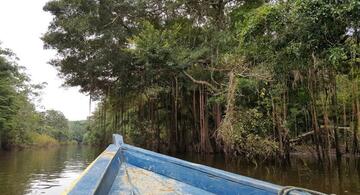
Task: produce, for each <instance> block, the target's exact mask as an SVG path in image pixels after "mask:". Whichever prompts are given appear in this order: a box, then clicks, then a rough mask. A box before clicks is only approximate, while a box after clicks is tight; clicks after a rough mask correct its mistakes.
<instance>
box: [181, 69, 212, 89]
mask: <svg viewBox="0 0 360 195" xmlns="http://www.w3.org/2000/svg"><path fill="white" fill-rule="evenodd" d="M182 72H183V73H184V75H185V76H187V77H188V78H189V79H190V80H191V81H192V82H194V83H196V84H200V85H206V86H208V87H210V89H211V90H213V91H216V90H217V89H216V87H214V86H213V85H212V84H210V83H209V82H207V81H199V80H196V79H194V77H192V76H191V75H190V74H189V73H187V72H186V71H182Z"/></svg>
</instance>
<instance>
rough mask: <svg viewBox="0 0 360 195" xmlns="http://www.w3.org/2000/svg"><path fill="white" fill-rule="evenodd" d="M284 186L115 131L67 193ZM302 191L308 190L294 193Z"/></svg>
mask: <svg viewBox="0 0 360 195" xmlns="http://www.w3.org/2000/svg"><path fill="white" fill-rule="evenodd" d="M282 189H283V187H282V186H279V185H275V184H271V183H268V182H264V181H260V180H256V179H252V178H249V177H244V176H241V175H237V174H233V173H229V172H226V171H222V170H219V169H215V168H211V167H208V166H204V165H199V164H194V163H190V162H187V161H183V160H180V159H176V158H173V157H169V156H166V155H162V154H158V153H155V152H151V151H148V150H144V149H141V148H138V147H134V146H131V145H127V144H125V143H123V141H122V137H121V136H120V135H114V143H113V144H111V145H110V146H109V147H108V148H107V149H106V150H105V151H104V152H103V153H102V154H101V155H100V156H99V157H98V158H97V159H96V160H95V161H94V162H93V163H92V164H91V165H89V167H88V168H87V169H86V170H85V171H84V173H83V174H82V175H81V176H80V177H79V178H78V179H77V180H76V181H75V182H74V184H73V185H72V186H71V187H69V189H68V190H67V191H66V192H65V194H70V195H72V194H74V195H79V194H264V195H275V194H278V193H279V192H281V190H282ZM299 193H300V194H307V193H302V192H298V193H295V194H299ZM291 194H294V192H292V193H291Z"/></svg>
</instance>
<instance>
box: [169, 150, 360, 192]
mask: <svg viewBox="0 0 360 195" xmlns="http://www.w3.org/2000/svg"><path fill="white" fill-rule="evenodd" d="M175 156H176V157H177V158H181V159H184V160H187V161H191V162H195V163H199V164H204V165H208V166H211V167H215V168H218V169H222V170H226V171H230V172H233V173H237V174H240V175H244V176H249V177H252V178H256V179H260V180H265V181H269V182H272V183H275V184H279V185H284V186H299V187H304V188H309V189H313V190H318V191H321V192H325V193H334V194H340V195H342V194H344V195H355V194H360V158H352V157H343V159H342V160H341V161H340V162H337V161H336V158H335V157H334V158H333V160H332V166H331V167H327V168H324V167H322V166H320V165H319V163H318V162H317V161H316V160H314V158H313V157H312V156H292V158H291V165H290V166H287V167H281V166H279V165H276V163H261V164H256V163H254V162H253V163H249V162H247V161H242V160H227V159H225V158H224V157H223V156H221V155H199V154H178V155H175ZM339 165H340V166H339Z"/></svg>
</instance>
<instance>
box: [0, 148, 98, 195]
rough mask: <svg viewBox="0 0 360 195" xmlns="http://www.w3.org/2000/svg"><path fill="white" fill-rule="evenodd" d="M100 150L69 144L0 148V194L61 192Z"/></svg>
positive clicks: (16, 194)
mask: <svg viewBox="0 0 360 195" xmlns="http://www.w3.org/2000/svg"><path fill="white" fill-rule="evenodd" d="M101 150H102V149H99V148H95V147H89V146H77V145H70V146H61V147H53V148H46V149H45V148H41V149H25V150H21V151H0V194H2V195H18V194H19V195H20V194H49V195H50V194H51V195H53V194H54V195H56V194H61V192H63V191H64V190H65V189H66V188H67V187H68V186H69V185H70V184H71V182H72V181H73V180H74V179H76V178H77V177H78V176H79V174H81V172H82V171H83V170H84V169H85V168H86V167H87V165H89V164H90V163H91V162H92V161H93V160H94V159H95V158H96V157H97V156H98V155H99V154H100V152H101Z"/></svg>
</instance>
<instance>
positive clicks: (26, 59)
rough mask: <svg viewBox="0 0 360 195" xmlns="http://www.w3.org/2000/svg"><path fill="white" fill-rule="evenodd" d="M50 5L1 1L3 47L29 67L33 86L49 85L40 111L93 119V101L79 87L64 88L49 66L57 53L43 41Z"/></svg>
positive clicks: (28, 0) (32, 0) (25, 0)
mask: <svg viewBox="0 0 360 195" xmlns="http://www.w3.org/2000/svg"><path fill="white" fill-rule="evenodd" d="M47 1H49V0H0V41H1V42H2V44H1V47H2V48H9V49H11V50H12V51H13V52H14V53H15V54H16V55H17V57H19V58H20V61H19V62H18V64H19V65H20V66H24V67H26V69H27V70H26V73H27V74H28V75H29V76H30V78H31V80H32V83H42V82H47V83H48V84H47V86H46V88H45V89H44V90H43V93H42V97H41V102H40V104H41V105H42V107H43V108H40V107H39V108H38V109H40V110H41V109H54V110H59V111H61V112H63V113H64V115H65V116H66V118H67V119H69V120H84V119H86V117H87V116H88V115H89V97H88V96H86V95H85V94H82V93H80V92H79V88H77V87H66V88H65V87H62V84H63V82H64V81H63V80H62V79H61V78H60V77H58V73H57V71H56V69H55V68H54V67H52V66H51V65H49V64H48V62H49V61H50V59H52V58H54V56H55V54H56V52H55V51H54V50H45V49H44V48H43V42H42V41H41V39H40V37H41V36H42V35H43V34H44V33H45V32H46V31H47V27H48V25H49V23H50V22H51V20H52V16H51V15H50V14H49V13H47V12H44V11H43V9H42V8H43V6H44V5H45V3H46V2H47ZM91 107H92V109H94V108H95V106H94V105H92V106H91Z"/></svg>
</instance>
